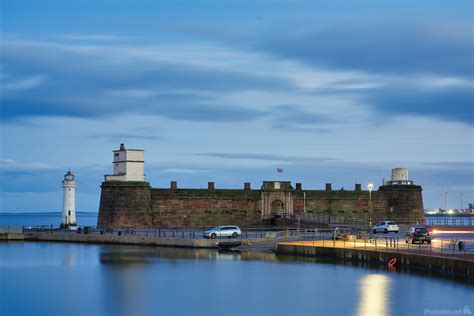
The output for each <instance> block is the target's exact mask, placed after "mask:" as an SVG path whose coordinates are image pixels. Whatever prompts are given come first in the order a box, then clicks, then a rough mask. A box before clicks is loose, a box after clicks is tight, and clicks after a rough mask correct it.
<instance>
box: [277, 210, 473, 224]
mask: <svg viewBox="0 0 474 316" xmlns="http://www.w3.org/2000/svg"><path fill="white" fill-rule="evenodd" d="M281 218H283V219H290V220H293V221H295V222H297V221H299V222H310V223H311V222H312V223H324V224H328V225H351V226H373V225H375V224H376V223H377V222H379V221H383V220H391V221H394V222H396V223H397V224H417V225H427V226H466V227H469V226H471V227H472V226H474V217H473V216H459V217H429V216H427V217H421V218H420V217H403V218H400V217H391V216H388V217H384V216H368V215H364V216H334V215H328V214H316V213H299V214H293V215H287V214H285V216H283V217H281Z"/></svg>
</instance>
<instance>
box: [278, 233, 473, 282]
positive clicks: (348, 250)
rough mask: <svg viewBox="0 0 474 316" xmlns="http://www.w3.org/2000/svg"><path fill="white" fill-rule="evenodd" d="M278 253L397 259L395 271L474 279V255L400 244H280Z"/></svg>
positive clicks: (385, 261) (383, 259) (320, 242)
mask: <svg viewBox="0 0 474 316" xmlns="http://www.w3.org/2000/svg"><path fill="white" fill-rule="evenodd" d="M277 253H278V254H285V255H293V256H310V257H329V258H337V259H344V260H355V261H362V262H374V263H380V264H383V265H386V266H387V265H388V263H389V262H390V261H391V260H392V259H396V263H395V265H394V268H395V269H396V268H397V267H405V268H417V269H422V270H425V271H432V272H441V273H445V274H449V275H456V276H461V277H467V278H468V279H470V280H472V279H474V254H473V253H472V252H466V251H459V250H454V249H453V250H451V249H448V251H445V250H444V249H443V248H438V247H429V246H427V247H424V246H421V245H420V246H418V245H415V246H411V247H409V246H408V245H405V243H403V245H402V244H400V245H399V246H398V247H397V246H395V247H389V246H387V244H385V243H382V244H381V243H379V244H375V243H367V242H361V241H332V240H324V241H322V240H317V241H296V242H284V243H278V244H277Z"/></svg>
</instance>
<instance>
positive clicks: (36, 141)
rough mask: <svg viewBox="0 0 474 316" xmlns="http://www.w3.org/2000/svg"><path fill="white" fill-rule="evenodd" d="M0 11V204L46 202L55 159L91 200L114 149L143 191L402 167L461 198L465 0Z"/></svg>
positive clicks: (465, 149)
mask: <svg viewBox="0 0 474 316" xmlns="http://www.w3.org/2000/svg"><path fill="white" fill-rule="evenodd" d="M0 6H1V7H0V14H1V16H0V23H1V25H0V26H1V39H0V40H1V41H0V45H1V51H0V57H1V58H0V92H1V94H0V101H1V103H0V115H1V116H0V141H1V144H0V146H1V147H0V179H1V183H0V185H1V187H0V212H27V211H59V210H60V209H61V203H62V200H61V199H62V195H61V185H60V183H61V180H62V176H63V175H64V173H65V172H66V171H67V169H68V168H71V169H72V170H73V171H74V172H75V174H76V179H77V182H78V188H77V193H78V195H77V208H78V210H79V211H97V209H98V204H99V195H100V187H99V186H100V183H101V181H102V179H103V175H104V174H108V173H111V171H112V164H111V161H112V152H111V151H112V150H113V149H117V148H118V146H119V144H120V143H122V142H123V143H125V144H126V146H127V147H129V148H140V149H145V150H146V152H145V155H146V164H145V168H146V177H147V179H148V180H149V181H150V182H151V184H152V185H153V186H155V187H167V186H168V185H169V182H170V181H172V180H177V181H178V186H181V187H196V188H199V187H206V186H207V182H208V181H215V183H216V187H218V188H219V187H221V188H240V187H243V182H247V181H250V182H252V186H253V187H254V188H257V187H259V186H260V184H261V181H263V180H269V179H275V178H276V177H279V178H280V179H281V180H283V179H285V180H286V179H287V180H291V181H294V182H303V187H304V188H307V189H320V188H324V183H326V182H332V183H333V187H334V188H340V187H345V188H346V189H351V188H353V186H354V182H355V181H357V182H359V183H362V184H363V185H364V186H365V184H367V183H368V182H374V183H376V184H380V183H381V181H382V178H388V177H389V176H390V169H391V168H393V167H399V166H404V167H407V168H408V169H409V171H410V178H412V179H413V180H414V181H415V183H417V184H420V185H422V186H423V188H424V200H425V206H426V207H427V208H433V207H443V206H444V192H445V190H447V191H448V192H449V194H448V202H449V203H448V204H449V207H453V208H457V207H459V206H460V193H463V201H464V206H466V205H467V203H468V202H474V188H473V187H474V171H473V170H474V168H473V167H474V166H473V161H474V149H473V144H474V142H473V137H474V133H473V125H474V112H473V111H474V110H473V109H474V104H473V103H474V100H473V98H474V97H473V91H474V89H473V88H474V75H473V73H474V61H473V56H474V54H473V53H474V47H473V46H474V34H473V32H474V31H473V29H474V27H473V21H474V19H473V10H474V9H473V2H472V1H433V0H430V1H416V2H414V1H337V0H332V1H2V3H1V4H0ZM277 167H281V168H283V169H284V173H283V174H281V175H277V174H276V172H275V170H276V168H277Z"/></svg>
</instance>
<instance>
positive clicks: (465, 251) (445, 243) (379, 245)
mask: <svg viewBox="0 0 474 316" xmlns="http://www.w3.org/2000/svg"><path fill="white" fill-rule="evenodd" d="M311 243H312V245H313V246H323V247H332V248H350V249H364V250H375V251H389V252H396V253H417V254H423V255H430V256H439V257H450V258H458V259H463V260H471V261H473V260H474V241H472V240H457V239H433V240H432V241H431V243H430V244H422V243H416V244H412V243H407V242H405V239H404V238H399V237H373V236H369V237H367V238H353V239H343V240H336V239H334V238H333V239H331V240H327V239H324V238H323V239H314V240H312V241H311Z"/></svg>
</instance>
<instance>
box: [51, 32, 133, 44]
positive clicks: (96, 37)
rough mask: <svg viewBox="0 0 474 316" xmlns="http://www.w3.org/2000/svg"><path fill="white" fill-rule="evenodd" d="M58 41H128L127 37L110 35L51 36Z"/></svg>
mask: <svg viewBox="0 0 474 316" xmlns="http://www.w3.org/2000/svg"><path fill="white" fill-rule="evenodd" d="M53 36H54V37H56V38H59V39H65V40H74V41H99V42H103V41H123V40H127V39H129V38H128V37H123V36H117V35H112V34H56V35H53Z"/></svg>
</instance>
